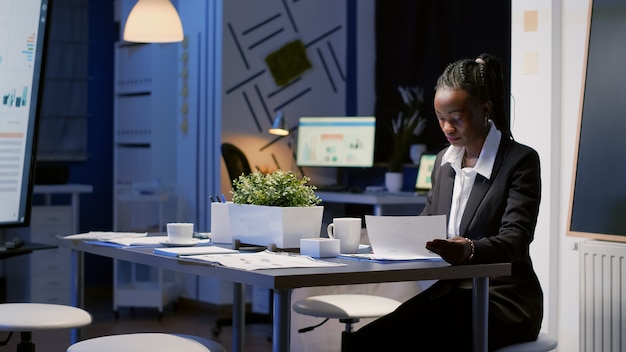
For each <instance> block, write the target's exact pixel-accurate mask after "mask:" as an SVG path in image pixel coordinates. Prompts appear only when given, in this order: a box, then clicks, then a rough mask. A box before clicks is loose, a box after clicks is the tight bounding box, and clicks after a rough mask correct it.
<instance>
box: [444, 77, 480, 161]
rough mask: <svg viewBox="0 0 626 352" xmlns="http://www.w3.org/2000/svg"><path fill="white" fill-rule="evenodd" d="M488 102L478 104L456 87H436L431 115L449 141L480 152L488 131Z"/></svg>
mask: <svg viewBox="0 0 626 352" xmlns="http://www.w3.org/2000/svg"><path fill="white" fill-rule="evenodd" d="M490 106H491V104H490V103H485V104H479V103H478V102H476V101H475V100H474V99H471V98H470V96H469V94H467V92H466V91H465V90H463V89H460V88H439V89H438V90H437V92H436V93H435V114H436V115H437V119H438V120H439V127H440V128H441V131H443V133H444V135H445V136H446V139H447V140H448V142H450V144H452V145H454V146H458V147H466V148H467V149H469V150H472V151H477V153H480V150H481V149H482V145H483V142H484V141H485V138H486V137H487V132H488V131H489V130H488V128H487V126H485V116H489V113H490Z"/></svg>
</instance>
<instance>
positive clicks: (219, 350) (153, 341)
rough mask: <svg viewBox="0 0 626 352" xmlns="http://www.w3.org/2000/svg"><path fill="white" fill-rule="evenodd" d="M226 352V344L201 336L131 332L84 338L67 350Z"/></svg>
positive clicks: (76, 351)
mask: <svg viewBox="0 0 626 352" xmlns="http://www.w3.org/2000/svg"><path fill="white" fill-rule="evenodd" d="M140 349H141V350H144V351H150V352H170V351H185V352H225V351H226V349H224V346H222V345H220V344H219V343H217V342H215V341H213V340H209V339H205V338H202V337H199V336H193V335H185V334H166V333H130V334H120V335H109V336H101V337H94V338H90V339H86V340H82V341H79V342H76V343H74V344H73V345H71V346H70V347H69V348H68V349H67V351H66V352H108V351H116V352H134V351H138V350H140Z"/></svg>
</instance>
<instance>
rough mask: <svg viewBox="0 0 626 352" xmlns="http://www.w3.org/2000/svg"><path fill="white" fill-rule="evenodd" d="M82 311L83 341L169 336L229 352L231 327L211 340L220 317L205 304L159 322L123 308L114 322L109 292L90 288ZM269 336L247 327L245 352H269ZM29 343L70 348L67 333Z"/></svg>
mask: <svg viewBox="0 0 626 352" xmlns="http://www.w3.org/2000/svg"><path fill="white" fill-rule="evenodd" d="M85 308H86V310H87V311H89V312H90V313H91V314H92V316H93V323H92V324H91V325H89V326H86V327H84V328H83V329H82V332H81V334H82V335H81V338H83V339H84V338H89V337H96V336H103V335H111V334H121V333H130V332H171V333H184V334H192V335H198V336H202V337H205V338H209V339H212V340H214V341H217V342H219V343H221V344H222V345H223V346H224V347H225V348H226V350H227V351H231V350H232V349H231V345H232V343H231V336H232V329H231V327H230V326H225V327H223V328H222V330H221V332H220V334H219V336H217V337H213V335H212V329H213V328H214V327H215V326H216V325H215V323H216V320H217V318H218V314H219V313H218V311H217V309H216V308H215V307H214V306H210V305H208V304H204V303H198V302H194V301H189V300H180V301H179V302H178V304H177V305H176V306H175V307H174V306H172V305H170V306H168V307H167V308H166V309H165V310H164V312H163V315H162V317H161V319H160V320H159V319H158V317H159V314H158V310H157V309H154V308H135V309H132V310H131V309H130V308H123V309H120V311H119V318H118V319H115V317H114V314H113V310H112V292H111V290H110V289H107V288H104V289H102V288H98V289H96V288H92V289H88V291H87V292H86V294H85ZM271 334H272V327H271V325H270V324H266V323H258V324H248V325H247V326H246V331H245V332H244V336H245V341H246V343H245V346H244V349H245V350H246V351H250V352H266V351H271V350H272V343H271V341H270V338H269V337H270V336H271ZM6 336H7V333H6V332H0V340H4V339H6ZM32 341H33V342H34V343H35V345H36V350H37V352H64V351H65V350H66V349H67V347H68V346H69V342H70V330H68V329H64V330H50V331H35V332H33V337H32ZM18 342H19V334H14V335H13V336H12V337H11V340H10V343H9V344H8V345H7V346H5V347H0V351H15V350H16V345H17V343H18Z"/></svg>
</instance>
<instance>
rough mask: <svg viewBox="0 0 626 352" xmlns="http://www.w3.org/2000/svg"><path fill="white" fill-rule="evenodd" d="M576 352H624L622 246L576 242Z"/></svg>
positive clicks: (625, 265)
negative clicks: (577, 259) (577, 248)
mask: <svg viewBox="0 0 626 352" xmlns="http://www.w3.org/2000/svg"><path fill="white" fill-rule="evenodd" d="M579 249H580V273H581V278H580V352H623V351H626V243H618V242H605V241H585V242H582V243H580V247H579Z"/></svg>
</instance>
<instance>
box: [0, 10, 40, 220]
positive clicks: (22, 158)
mask: <svg viewBox="0 0 626 352" xmlns="http://www.w3.org/2000/svg"><path fill="white" fill-rule="evenodd" d="M49 3H50V0H0V199H2V201H0V227H8V226H24V225H27V224H28V223H29V222H30V204H31V196H32V187H33V172H34V165H35V150H36V149H35V147H36V145H35V142H36V139H37V121H38V115H39V97H40V94H39V92H40V91H41V89H40V87H39V86H40V81H41V80H42V78H43V58H44V55H43V51H44V42H45V39H44V38H45V32H46V25H47V23H48V22H49V21H48V20H47V19H48V15H49V14H48V10H49Z"/></svg>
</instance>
